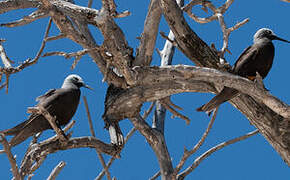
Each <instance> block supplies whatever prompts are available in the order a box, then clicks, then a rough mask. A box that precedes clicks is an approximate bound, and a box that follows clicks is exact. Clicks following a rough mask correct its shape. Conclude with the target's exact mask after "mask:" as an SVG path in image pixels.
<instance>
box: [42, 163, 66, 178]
mask: <svg viewBox="0 0 290 180" xmlns="http://www.w3.org/2000/svg"><path fill="white" fill-rule="evenodd" d="M65 165H66V163H65V162H64V161H61V162H60V163H58V165H56V166H55V168H54V169H53V170H52V171H51V173H50V175H49V176H48V178H47V180H55V179H56V176H57V175H58V174H59V173H60V171H61V170H62V169H63V168H64V166H65Z"/></svg>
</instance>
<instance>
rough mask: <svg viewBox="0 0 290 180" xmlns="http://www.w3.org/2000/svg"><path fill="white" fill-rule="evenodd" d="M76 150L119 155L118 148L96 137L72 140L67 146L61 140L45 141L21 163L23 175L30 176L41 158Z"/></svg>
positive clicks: (33, 147) (37, 145)
mask: <svg viewBox="0 0 290 180" xmlns="http://www.w3.org/2000/svg"><path fill="white" fill-rule="evenodd" d="M75 148H95V149H98V150H99V151H100V152H103V153H106V154H108V155H111V156H114V155H115V154H116V153H117V150H116V148H115V147H114V146H113V145H111V144H105V143H104V142H102V141H101V140H98V139H96V138H94V137H77V138H70V139H69V140H68V141H67V143H66V144H63V143H61V142H60V141H59V140H54V141H51V140H50V139H49V140H45V141H43V142H40V143H39V144H34V145H33V146H32V147H31V148H30V150H29V152H27V155H26V156H25V158H24V159H23V161H22V163H21V173H22V174H30V169H31V166H32V164H33V163H34V161H35V162H38V160H39V159H41V157H46V156H47V155H49V154H52V153H55V152H57V151H60V150H68V149H75Z"/></svg>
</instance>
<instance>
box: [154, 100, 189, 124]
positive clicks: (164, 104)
mask: <svg viewBox="0 0 290 180" xmlns="http://www.w3.org/2000/svg"><path fill="white" fill-rule="evenodd" d="M160 103H161V104H162V106H164V107H165V108H166V109H168V110H169V111H170V112H171V113H172V114H173V115H174V116H177V117H179V118H181V119H183V120H185V122H186V124H189V123H190V119H189V118H188V117H186V116H184V115H182V114H180V113H179V112H177V111H176V110H175V109H174V108H172V107H171V106H170V105H169V104H168V103H167V101H162V100H160ZM172 104H173V103H172ZM174 106H175V107H176V105H174ZM177 107H178V106H177Z"/></svg>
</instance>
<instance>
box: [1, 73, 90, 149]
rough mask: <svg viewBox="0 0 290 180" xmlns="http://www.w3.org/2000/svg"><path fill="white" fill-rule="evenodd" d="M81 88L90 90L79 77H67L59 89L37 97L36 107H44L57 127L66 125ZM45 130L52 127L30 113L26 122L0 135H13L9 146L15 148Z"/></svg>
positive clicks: (74, 109) (75, 105) (41, 117)
mask: <svg viewBox="0 0 290 180" xmlns="http://www.w3.org/2000/svg"><path fill="white" fill-rule="evenodd" d="M81 87H85V88H89V89H91V88H90V87H89V86H88V85H86V84H85V83H84V81H83V80H82V78H81V77H80V76H78V75H76V74H72V75H69V76H67V77H66V78H65V80H64V82H63V84H62V86H61V88H60V89H51V90H49V91H48V92H46V93H45V94H44V95H42V96H39V97H37V98H36V101H39V103H38V104H37V105H36V106H42V107H44V108H45V109H46V110H47V111H48V112H49V113H50V115H51V116H53V117H56V125H57V126H58V127H61V126H63V125H66V124H67V123H68V122H69V121H70V120H71V118H72V117H73V115H74V114H75V112H76V110H77V107H78V104H79V100H80V94H81V91H80V88H81ZM46 129H52V127H51V126H50V124H49V122H48V121H47V120H46V119H45V117H44V116H42V115H41V114H34V113H32V114H31V115H30V116H29V118H28V119H27V120H26V121H24V122H22V123H20V124H18V125H17V126H15V127H13V128H11V129H7V130H4V131H0V133H3V134H4V135H14V137H13V138H12V139H11V140H10V142H9V144H10V146H15V145H17V144H19V143H21V142H23V141H24V140H26V139H27V138H28V137H30V136H32V135H34V134H36V133H38V132H42V131H44V130H46Z"/></svg>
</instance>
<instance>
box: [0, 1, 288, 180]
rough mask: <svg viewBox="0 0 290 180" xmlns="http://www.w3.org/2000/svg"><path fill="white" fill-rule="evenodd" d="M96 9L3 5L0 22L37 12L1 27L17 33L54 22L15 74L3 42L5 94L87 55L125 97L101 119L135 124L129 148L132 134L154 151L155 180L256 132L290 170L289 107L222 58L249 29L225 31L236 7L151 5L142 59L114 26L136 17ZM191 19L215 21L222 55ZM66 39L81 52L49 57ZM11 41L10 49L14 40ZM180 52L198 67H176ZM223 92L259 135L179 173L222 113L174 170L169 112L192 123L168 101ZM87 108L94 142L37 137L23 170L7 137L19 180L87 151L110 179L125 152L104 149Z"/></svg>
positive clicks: (107, 7) (0, 71) (111, 7)
mask: <svg viewBox="0 0 290 180" xmlns="http://www.w3.org/2000/svg"><path fill="white" fill-rule="evenodd" d="M92 2H93V1H92V0H90V1H89V2H88V7H84V6H80V5H78V4H77V3H74V1H72V0H39V1H36V0H6V1H1V2H0V13H1V14H4V13H8V12H9V11H13V10H18V9H28V8H35V11H34V12H33V13H31V14H29V15H27V16H25V17H23V18H21V19H19V20H16V21H13V22H7V23H3V24H1V26H5V27H11V28H14V27H17V26H23V25H26V24H29V23H32V22H34V21H37V20H39V19H42V18H47V17H49V20H48V25H47V27H46V31H45V34H44V36H43V39H42V44H41V46H40V48H39V51H38V53H37V55H36V56H35V57H34V58H32V59H27V60H24V61H23V62H22V63H21V64H19V65H18V66H13V61H12V60H10V58H9V56H8V55H7V54H6V52H5V45H4V44H3V42H4V40H1V42H0V54H1V59H2V62H3V66H2V67H0V80H1V79H2V78H4V77H5V81H2V84H1V85H0V89H2V88H6V92H8V90H9V80H10V77H11V76H12V75H14V74H15V75H14V76H17V75H16V73H18V72H20V71H22V70H23V69H25V68H27V67H29V66H32V65H34V64H35V63H37V62H38V61H39V60H40V59H41V58H42V57H45V56H55V55H57V56H63V57H64V58H67V59H70V58H74V62H73V65H72V68H75V67H76V66H77V64H78V62H79V61H80V60H81V58H82V57H83V56H84V55H86V54H88V55H89V56H90V58H91V59H92V60H93V61H94V62H95V64H96V67H97V68H98V69H99V71H100V72H101V73H102V74H103V77H104V78H103V81H105V82H106V83H108V84H109V85H113V86H114V87H117V88H119V89H121V91H118V93H116V94H113V97H111V99H110V100H109V101H107V102H105V103H106V106H105V107H106V109H105V113H104V115H103V117H105V118H108V119H111V120H112V121H114V122H115V123H118V122H119V121H121V120H123V119H125V118H127V119H129V120H130V121H131V123H132V124H133V126H134V127H133V129H132V130H131V131H130V132H129V133H128V134H127V136H126V137H125V143H126V142H127V140H128V139H129V138H130V137H131V136H132V134H133V133H134V132H136V131H138V132H139V133H141V134H142V135H143V136H144V137H145V139H146V140H147V142H148V144H149V145H150V146H151V148H152V149H153V151H154V153H155V155H156V158H157V160H158V163H159V166H160V171H159V172H157V173H156V174H155V175H154V176H153V177H152V178H151V179H156V178H157V177H158V176H161V178H162V179H184V178H185V177H186V176H187V175H188V174H190V173H191V172H192V171H193V170H194V169H195V168H196V167H197V166H198V165H199V164H200V162H201V161H202V160H204V159H205V158H206V157H208V156H209V155H211V154H212V153H213V152H215V151H217V150H220V149H222V148H223V147H225V146H227V145H230V144H233V143H235V142H238V141H241V140H244V139H246V138H248V137H250V136H252V135H255V134H257V133H258V132H259V133H260V134H261V135H263V136H264V137H265V139H266V140H267V141H268V142H269V143H270V144H271V145H272V146H273V148H274V149H275V150H276V151H277V152H278V153H279V155H280V156H281V158H282V159H283V160H284V161H285V163H286V164H287V165H288V166H289V165H290V143H289V142H290V123H289V122H290V121H289V118H290V108H289V106H288V105H287V104H286V103H284V102H282V101H281V100H279V99H278V98H277V97H275V96H273V95H271V94H270V93H269V92H268V91H267V90H265V89H264V86H263V84H262V82H261V80H258V82H252V81H250V80H248V79H245V78H243V77H239V76H236V75H233V74H231V73H230V68H231V67H230V65H229V64H228V63H227V62H226V60H225V58H224V54H225V53H226V52H229V48H228V47H229V36H230V34H231V33H232V32H234V31H235V30H236V29H238V28H239V27H241V26H242V25H244V24H246V23H247V22H248V21H249V19H245V20H243V21H241V22H238V23H237V24H235V25H234V26H232V27H227V26H226V24H225V19H224V14H225V12H226V11H227V10H228V9H229V8H230V6H231V4H232V3H233V0H226V1H225V2H224V4H223V5H222V6H220V7H216V6H215V5H213V4H212V3H211V2H210V1H205V0H193V1H190V2H189V3H188V4H185V5H184V2H183V1H182V0H176V2H175V1H172V0H151V1H150V5H149V8H148V13H147V16H146V19H145V22H144V29H143V32H142V35H141V37H140V44H139V46H138V47H134V48H136V49H137V52H136V55H134V54H133V47H130V46H129V45H128V43H127V39H126V37H125V35H124V33H123V31H122V29H121V28H120V27H119V26H118V25H117V23H116V22H115V19H116V18H124V17H126V16H128V15H130V12H128V11H124V12H121V13H120V12H117V10H116V4H115V2H114V0H102V7H101V8H100V9H94V8H92ZM197 5H200V6H201V7H202V9H203V10H204V11H206V12H207V11H212V13H213V15H212V16H210V17H207V18H202V17H198V16H197V15H195V14H194V13H193V11H192V8H193V7H195V6H197ZM186 14H187V15H188V16H189V17H190V18H192V20H194V21H196V22H198V23H210V22H211V21H215V20H217V21H218V22H219V24H220V27H221V31H222V33H223V37H222V39H223V45H222V48H221V49H220V50H217V49H216V48H215V47H214V46H211V47H210V46H208V45H207V44H206V43H205V42H204V41H203V40H202V39H201V38H200V37H199V36H198V35H197V34H196V33H195V32H194V31H193V29H192V28H191V27H190V26H189V25H188V22H187V21H186V20H185V17H184V16H186ZM161 15H163V16H164V17H165V19H166V22H167V23H168V26H169V28H170V33H169V34H168V35H166V34H165V33H160V34H161V36H162V37H163V38H165V39H166V43H165V45H164V48H163V50H161V51H159V50H158V52H159V55H160V58H161V60H162V63H161V65H160V66H159V67H156V66H151V62H152V54H153V52H154V50H155V41H156V38H157V36H158V32H159V30H158V27H159V24H160V19H161ZM52 24H54V25H56V26H57V28H58V30H59V34H58V35H55V36H49V31H50V29H51V26H52ZM88 25H92V26H94V28H97V29H98V30H99V31H100V32H101V34H102V36H103V39H104V41H103V42H102V43H100V44H98V43H96V42H97V41H96V40H95V38H94V37H93V35H92V34H91V31H90V29H89V28H88ZM62 38H68V39H70V40H71V41H73V42H75V43H77V44H78V45H80V46H81V47H82V48H83V49H82V50H80V51H78V52H71V53H67V52H62V51H55V52H46V53H44V51H45V47H46V45H47V43H50V42H52V41H57V40H59V39H62ZM7 40H8V41H9V39H7ZM175 48H177V49H178V50H179V51H181V52H182V53H183V54H184V55H185V56H186V57H187V58H188V60H190V61H192V62H193V63H194V64H196V66H188V65H171V62H172V58H173V54H174V50H175ZM223 86H227V87H230V88H234V89H237V90H238V91H239V92H240V93H241V94H240V95H239V96H237V97H236V98H234V99H232V100H230V103H231V104H233V106H234V107H235V108H237V109H238V110H239V111H241V112H242V113H243V114H244V116H245V117H246V118H247V119H248V120H249V122H250V123H251V124H252V125H254V126H255V127H256V128H257V130H254V131H252V132H249V133H247V134H245V135H242V136H240V137H236V138H233V139H231V140H228V141H226V142H223V143H221V144H218V145H216V146H214V147H212V148H210V149H209V150H208V151H206V152H204V153H203V154H202V155H201V156H199V157H198V158H196V159H195V160H194V162H193V163H192V165H190V166H189V167H187V168H185V169H184V170H183V171H181V170H182V169H183V168H184V164H185V162H186V160H187V159H188V158H189V157H191V156H192V155H193V154H194V153H195V152H196V151H197V150H198V149H199V148H200V146H201V145H202V144H203V143H204V142H205V140H206V137H207V135H208V133H209V131H210V130H211V128H212V127H213V123H214V120H215V117H216V115H217V113H218V110H217V109H216V110H215V111H214V114H213V116H212V118H211V120H210V122H209V124H208V127H207V128H206V130H205V132H204V134H203V136H202V137H201V138H200V141H199V142H198V143H197V144H196V145H195V146H193V148H192V149H189V150H188V149H184V154H183V156H182V157H181V159H180V161H179V163H178V164H177V165H176V166H175V167H174V165H173V163H172V160H171V157H170V154H169V151H168V147H167V145H166V141H165V134H164V120H165V111H166V110H169V111H170V112H171V113H172V114H173V115H174V116H177V117H179V118H181V119H184V120H185V122H186V123H189V121H190V119H189V118H188V117H186V116H185V115H183V114H181V113H180V112H179V110H180V109H181V108H180V107H179V106H177V105H175V104H174V103H173V102H172V101H171V100H170V96H171V95H174V94H177V93H184V92H210V93H217V92H219V91H220V90H221V89H222V87H223ZM84 102H85V105H86V110H87V115H88V119H89V122H90V132H91V135H92V136H90V137H71V136H72V133H69V134H68V135H67V136H68V137H69V139H65V138H64V137H63V136H62V134H61V133H60V132H61V130H60V129H58V128H57V127H56V128H54V130H55V131H56V133H57V135H56V136H55V137H51V138H49V139H47V140H44V141H42V142H39V143H36V142H37V137H38V136H39V135H36V136H35V137H34V139H33V141H32V142H31V144H30V146H29V147H28V149H27V152H26V153H25V156H24V157H23V159H22V161H21V163H20V164H19V165H17V163H16V161H15V158H14V156H13V154H12V153H11V148H10V146H9V143H8V142H7V140H6V138H5V137H4V136H3V135H1V143H2V144H3V149H4V150H3V151H2V152H5V153H6V155H7V157H8V159H9V162H10V164H11V167H12V173H13V176H14V178H15V179H24V178H25V177H27V178H28V179H31V178H32V176H31V175H32V174H33V172H35V170H36V169H38V168H39V167H40V166H41V165H42V163H43V161H44V160H45V159H46V158H48V155H49V154H51V153H55V152H57V151H60V150H68V149H72V148H83V147H86V148H95V149H96V153H97V154H98V158H99V159H100V162H101V164H102V166H103V168H104V169H103V170H102V171H101V172H100V173H99V175H98V176H97V177H96V179H101V178H102V177H103V176H104V175H106V177H107V179H112V178H111V174H110V171H109V168H110V166H111V165H112V163H113V162H114V160H115V159H116V158H118V157H119V154H120V153H122V147H116V146H115V145H113V144H107V143H104V142H103V141H102V140H100V139H97V138H96V135H95V133H94V129H93V125H92V121H91V118H90V111H89V108H88V105H87V101H86V99H85V98H84ZM145 102H152V105H151V106H150V108H149V109H148V110H147V111H145V112H144V114H143V115H142V116H141V115H140V114H141V107H142V105H143V104H144V103H145ZM154 106H155V107H156V108H155V111H154V117H153V123H152V125H149V124H148V123H147V122H146V121H145V119H146V118H147V117H148V115H149V114H150V112H151V111H152V109H153V107H154ZM31 110H34V111H39V113H42V114H45V115H46V116H45V117H46V118H47V119H48V120H49V121H50V122H51V123H52V125H53V123H54V117H51V116H50V115H49V113H47V112H45V109H30V111H31ZM100 118H101V117H100ZM73 122H74V121H73ZM73 122H72V123H71V124H69V125H68V126H67V127H66V128H65V129H64V132H67V131H68V130H69V129H70V128H71V127H72V125H73ZM102 153H106V154H108V155H110V156H112V158H111V159H110V160H109V161H108V162H105V160H104V158H103V157H102ZM64 166H65V163H64V162H60V163H59V164H58V165H57V166H56V167H55V169H54V170H53V171H52V172H51V174H50V176H49V177H48V179H55V177H56V176H57V174H58V173H59V172H60V171H61V169H62V168H63V167H64Z"/></svg>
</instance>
